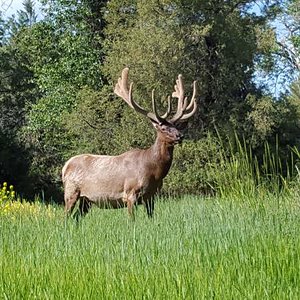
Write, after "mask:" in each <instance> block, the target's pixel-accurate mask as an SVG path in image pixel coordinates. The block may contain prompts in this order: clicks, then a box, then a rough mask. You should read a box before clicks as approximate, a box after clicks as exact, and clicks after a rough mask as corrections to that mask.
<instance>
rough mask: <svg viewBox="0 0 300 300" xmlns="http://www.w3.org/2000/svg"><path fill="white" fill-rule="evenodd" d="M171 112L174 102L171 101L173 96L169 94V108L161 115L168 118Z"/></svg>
mask: <svg viewBox="0 0 300 300" xmlns="http://www.w3.org/2000/svg"><path fill="white" fill-rule="evenodd" d="M171 112H172V102H171V97H170V96H168V108H167V111H166V112H165V113H164V114H163V115H162V116H161V118H163V119H166V118H167V117H168V116H169V115H170V113H171Z"/></svg>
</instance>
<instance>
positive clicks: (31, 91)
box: [0, 1, 38, 191]
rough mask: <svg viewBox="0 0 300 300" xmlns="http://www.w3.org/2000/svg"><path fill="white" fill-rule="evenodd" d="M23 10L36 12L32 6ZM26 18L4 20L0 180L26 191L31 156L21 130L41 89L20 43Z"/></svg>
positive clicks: (0, 71) (0, 66)
mask: <svg viewBox="0 0 300 300" xmlns="http://www.w3.org/2000/svg"><path fill="white" fill-rule="evenodd" d="M28 2H29V4H32V3H31V2H30V1H28ZM22 12H23V13H24V14H27V13H29V12H30V14H33V15H34V10H33V7H32V6H30V5H29V6H26V8H25V10H24V11H22ZM20 16H21V11H20ZM23 21H24V20H23V19H19V18H17V19H13V18H11V19H9V20H8V21H5V20H2V21H1V22H0V24H1V25H0V27H1V43H0V111H1V113H0V180H2V181H3V180H9V181H10V182H12V183H14V184H16V185H17V187H20V188H22V190H24V191H26V186H27V183H29V182H30V179H29V178H28V166H29V158H28V153H27V151H26V149H25V148H24V146H23V145H22V144H21V143H20V139H19V131H20V129H21V128H22V126H23V125H24V123H25V114H26V107H27V105H30V103H33V102H35V99H36V98H37V97H38V91H37V89H36V86H35V84H34V82H33V78H34V74H33V72H32V69H31V67H30V63H29V62H28V56H27V53H26V52H22V51H20V48H19V45H18V43H17V34H18V32H19V31H20V30H21V25H20V26H17V25H16V24H21V23H22V22H23ZM23 25H24V24H23ZM23 25H22V26H23ZM27 25H29V24H27ZM24 26H25V25H24ZM22 183H23V185H22Z"/></svg>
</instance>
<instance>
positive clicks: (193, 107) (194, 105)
mask: <svg viewBox="0 0 300 300" xmlns="http://www.w3.org/2000/svg"><path fill="white" fill-rule="evenodd" d="M196 94H197V81H194V83H193V95H192V99H191V102H190V104H189V105H188V106H187V108H186V111H189V110H190V109H191V111H190V112H188V113H184V114H183V115H182V116H181V118H180V121H182V120H186V119H188V118H190V117H191V116H193V115H194V114H195V112H196V110H197V102H196Z"/></svg>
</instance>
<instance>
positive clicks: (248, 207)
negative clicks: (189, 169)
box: [0, 196, 300, 299]
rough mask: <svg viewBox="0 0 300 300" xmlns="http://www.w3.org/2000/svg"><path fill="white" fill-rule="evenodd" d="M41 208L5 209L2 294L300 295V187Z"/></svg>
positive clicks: (0, 241)
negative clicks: (70, 212)
mask: <svg viewBox="0 0 300 300" xmlns="http://www.w3.org/2000/svg"><path fill="white" fill-rule="evenodd" d="M38 211H39V212H38V213H34V212H33V213H26V214H14V215H10V214H6V215H3V216H1V217H0V232H1V237H0V266H1V275H0V298H1V299H300V234H299V233H300V231H299V229H300V202H299V199H298V198H296V197H292V196H290V197H283V196H282V197H276V198H275V197H274V196H266V197H265V198H261V199H252V200H251V199H250V200H249V199H244V201H231V200H230V199H222V200H218V199H214V198H210V199H203V198H196V197H184V198H182V199H178V200H174V199H168V200H160V201H158V202H157V205H156V211H155V213H156V214H155V218H154V219H153V220H148V219H147V217H146V215H145V212H144V210H143V207H139V209H138V211H137V217H136V221H135V222H133V221H130V220H129V219H128V217H127V212H126V210H100V209H96V208H95V209H93V210H92V212H91V213H90V214H89V215H87V217H85V218H84V219H83V220H81V221H80V223H78V224H77V223H76V222H74V221H70V220H69V221H66V220H65V219H64V215H63V210H62V208H60V207H57V208H56V209H52V210H51V211H50V213H49V209H46V207H43V206H42V207H41V208H40V209H39V210H38Z"/></svg>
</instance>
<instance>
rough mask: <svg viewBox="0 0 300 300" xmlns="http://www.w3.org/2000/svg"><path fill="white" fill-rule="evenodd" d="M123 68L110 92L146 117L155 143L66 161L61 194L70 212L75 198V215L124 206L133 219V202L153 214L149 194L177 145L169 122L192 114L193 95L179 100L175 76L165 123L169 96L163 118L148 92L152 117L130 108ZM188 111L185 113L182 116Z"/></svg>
mask: <svg viewBox="0 0 300 300" xmlns="http://www.w3.org/2000/svg"><path fill="white" fill-rule="evenodd" d="M127 76H128V69H127V68H126V69H124V70H123V72H122V77H121V78H120V79H119V82H118V84H117V85H116V88H115V92H116V94H117V95H119V96H121V97H122V98H123V99H124V100H125V101H126V102H127V103H128V104H129V105H130V106H131V107H132V108H134V109H135V110H136V111H138V112H140V113H142V114H144V115H147V117H148V118H149V119H150V120H151V122H152V124H153V126H154V128H155V129H156V131H157V137H156V140H155V143H154V144H153V145H152V146H151V147H150V148H148V149H144V150H142V149H133V150H130V151H128V152H125V153H123V154H120V155H118V156H107V155H93V154H81V155H77V156H74V157H72V158H71V159H69V160H68V161H67V162H66V164H65V165H64V167H63V169H62V180H63V184H64V190H65V211H66V212H67V213H70V212H71V211H72V210H73V208H74V206H75V204H76V202H77V200H78V199H80V204H79V208H80V212H81V213H82V214H85V213H86V212H87V211H88V209H89V208H90V205H91V204H96V205H97V206H99V207H102V208H110V207H111V208H119V207H124V206H127V207H128V212H129V214H130V215H131V216H133V215H134V214H133V208H134V205H135V204H141V203H143V204H144V205H145V207H146V210H147V214H148V216H150V217H151V216H152V215H153V209H154V201H153V199H154V195H155V194H156V193H157V192H158V191H159V189H160V188H161V187H162V182H163V178H164V177H165V176H166V175H167V174H168V171H169V169H170V167H171V164H172V159H173V149H174V145H175V144H177V143H179V142H181V140H182V138H183V135H182V134H181V133H180V131H179V130H178V129H176V127H175V124H176V122H177V121H178V120H184V119H187V118H189V117H190V116H191V115H193V114H194V112H195V110H196V104H195V100H194V98H195V84H194V95H193V98H192V101H191V103H192V104H189V105H188V104H187V100H186V98H185V99H184V98H183V95H184V93H183V85H182V79H181V77H179V79H178V81H177V85H176V86H175V92H174V93H173V97H177V98H178V99H179V100H178V108H177V113H176V115H175V116H174V117H173V118H172V119H171V120H168V121H167V120H166V117H167V116H168V115H169V114H170V112H171V106H170V98H169V107H168V112H167V113H166V114H165V117H160V116H158V114H157V112H156V107H155V101H154V94H153V98H152V100H153V109H154V113H150V112H147V111H145V110H144V109H143V108H141V107H140V106H139V105H138V104H136V103H135V102H134V101H133V100H132V97H131V88H132V84H131V85H130V89H129V91H128V88H127ZM186 110H189V111H190V112H186Z"/></svg>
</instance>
